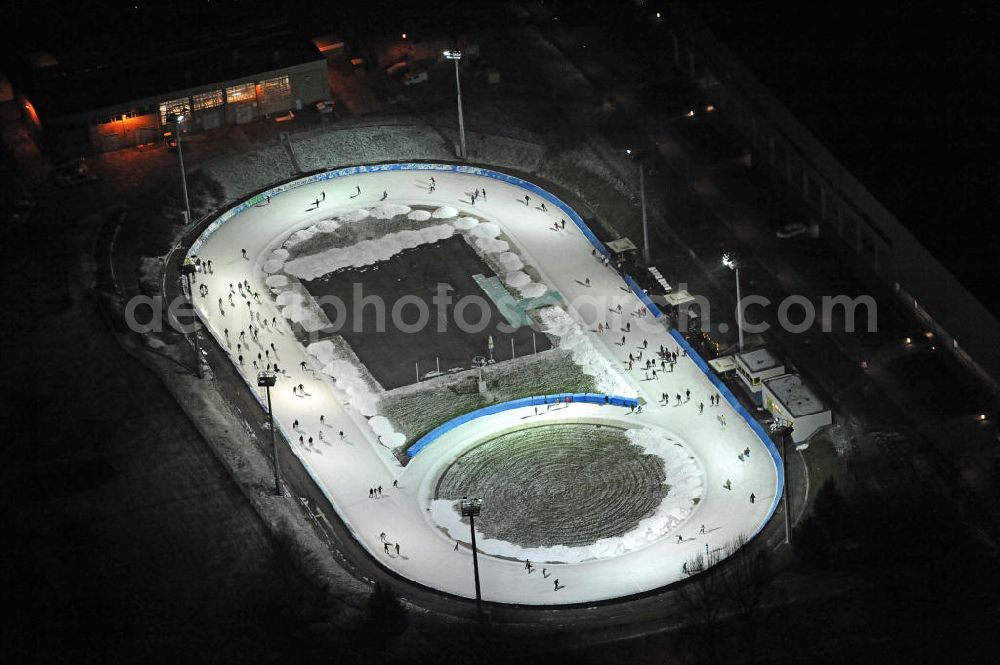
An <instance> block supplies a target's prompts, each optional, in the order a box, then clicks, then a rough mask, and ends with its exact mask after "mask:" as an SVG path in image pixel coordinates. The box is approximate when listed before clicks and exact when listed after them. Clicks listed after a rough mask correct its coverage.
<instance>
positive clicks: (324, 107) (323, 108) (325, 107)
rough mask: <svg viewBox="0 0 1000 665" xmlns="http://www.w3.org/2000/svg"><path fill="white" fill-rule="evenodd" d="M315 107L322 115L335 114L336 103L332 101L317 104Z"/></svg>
mask: <svg viewBox="0 0 1000 665" xmlns="http://www.w3.org/2000/svg"><path fill="white" fill-rule="evenodd" d="M315 106H316V111H318V112H319V113H320V114H322V115H325V114H327V113H333V106H334V103H333V102H332V101H330V100H326V101H322V102H316V104H315Z"/></svg>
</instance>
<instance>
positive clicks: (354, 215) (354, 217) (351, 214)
mask: <svg viewBox="0 0 1000 665" xmlns="http://www.w3.org/2000/svg"><path fill="white" fill-rule="evenodd" d="M368 214H369V213H368V211H367V210H363V209H362V210H349V211H347V212H342V213H340V214H339V215H337V219H338V220H340V221H341V222H344V223H346V224H350V223H351V222H360V221H361V220H362V219H367V218H368Z"/></svg>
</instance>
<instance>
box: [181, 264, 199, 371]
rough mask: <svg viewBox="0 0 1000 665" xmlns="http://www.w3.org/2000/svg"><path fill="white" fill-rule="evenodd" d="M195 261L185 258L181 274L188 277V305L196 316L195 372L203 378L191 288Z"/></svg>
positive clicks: (196, 326)
mask: <svg viewBox="0 0 1000 665" xmlns="http://www.w3.org/2000/svg"><path fill="white" fill-rule="evenodd" d="M196 270H197V268H195V265H194V261H192V260H191V259H190V258H185V259H184V262H183V263H181V275H182V276H184V277H186V278H187V301H188V307H190V308H191V316H193V317H194V329H193V330H192V334H191V336H192V337H194V368H195V373H196V374H197V375H198V378H199V379H201V378H203V375H202V373H201V349H200V348H199V347H198V316H197V314H195V313H194V303H193V302H192V298H193V297H194V292H193V291H192V290H191V284H192V282H191V277H192V276H194V273H195V271H196Z"/></svg>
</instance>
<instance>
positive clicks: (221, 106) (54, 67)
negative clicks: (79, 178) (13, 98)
mask: <svg viewBox="0 0 1000 665" xmlns="http://www.w3.org/2000/svg"><path fill="white" fill-rule="evenodd" d="M93 58H94V56H92V55H89V56H87V57H82V56H81V57H79V59H74V57H73V54H72V53H69V54H66V55H59V56H57V57H56V56H53V57H50V58H47V59H45V60H44V61H42V62H41V64H40V65H36V66H34V68H33V72H32V77H31V78H32V79H33V80H32V85H31V88H32V90H31V92H30V94H31V97H32V101H33V102H34V104H35V107H36V108H37V109H38V114H39V116H40V124H41V127H42V129H43V131H44V132H46V133H47V134H49V135H50V136H49V139H50V144H52V143H58V146H59V149H60V152H63V153H71V154H87V153H92V152H105V151H111V150H117V149H119V148H124V147H127V146H133V145H141V144H146V143H151V142H153V141H158V140H161V139H162V138H164V136H165V135H168V132H170V131H171V130H172V129H173V127H172V123H168V117H172V116H175V115H179V114H181V113H184V114H185V115H186V116H187V117H189V118H190V120H188V121H186V122H185V131H199V130H208V129H215V128H218V127H221V126H222V125H224V124H243V123H248V122H252V121H254V120H257V119H260V118H266V117H270V116H273V115H277V114H283V113H286V112H287V111H290V110H296V109H301V108H302V107H303V106H304V105H307V104H312V103H314V102H317V101H321V100H325V99H327V98H328V97H329V82H328V78H327V63H326V59H325V57H324V56H323V54H322V53H321V52H320V51H319V49H318V48H317V47H316V46H315V44H314V43H313V42H312V41H311V40H310V39H307V38H303V37H300V36H297V35H295V34H294V32H293V31H292V30H290V29H288V28H286V27H284V26H283V25H281V24H277V25H274V24H271V25H253V26H249V27H246V28H243V29H234V31H233V32H232V33H227V34H226V35H225V36H224V38H223V37H221V36H219V35H214V38H211V39H200V40H197V43H188V44H177V43H174V44H171V45H170V47H169V48H166V49H164V48H162V47H161V48H160V49H159V50H158V51H157V52H156V53H150V54H141V55H140V54H136V55H133V56H130V57H128V58H126V59H121V58H118V57H115V56H112V55H111V54H110V53H109V54H105V55H104V56H103V59H102V60H101V61H98V62H95V61H94V60H93Z"/></svg>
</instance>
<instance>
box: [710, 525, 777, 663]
mask: <svg viewBox="0 0 1000 665" xmlns="http://www.w3.org/2000/svg"><path fill="white" fill-rule="evenodd" d="M724 550H725V555H724V558H726V559H728V561H727V564H726V566H725V568H726V570H725V574H724V575H721V576H720V578H721V586H722V592H723V595H724V597H725V599H726V601H727V602H728V604H729V605H730V607H731V608H732V611H733V614H734V615H735V617H736V619H737V620H738V621H739V626H740V635H741V637H742V638H743V646H744V649H745V654H746V657H747V661H748V662H750V663H754V662H756V659H757V637H758V630H759V628H760V624H761V614H762V612H763V607H764V594H765V592H766V590H767V585H768V583H769V582H770V581H771V551H770V550H769V549H768V548H767V547H766V546H764V545H763V544H760V543H754V544H752V545H751V544H748V538H747V537H746V535H745V534H740V535H739V536H737V537H736V538H734V539H733V540H731V541H729V542H728V543H727V544H726V546H725V548H724Z"/></svg>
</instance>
